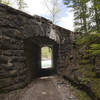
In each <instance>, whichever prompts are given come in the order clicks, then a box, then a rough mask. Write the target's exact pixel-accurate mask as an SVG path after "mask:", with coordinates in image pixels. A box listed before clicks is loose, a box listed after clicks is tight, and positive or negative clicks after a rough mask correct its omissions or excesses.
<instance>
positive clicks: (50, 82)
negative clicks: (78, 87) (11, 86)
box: [0, 76, 78, 100]
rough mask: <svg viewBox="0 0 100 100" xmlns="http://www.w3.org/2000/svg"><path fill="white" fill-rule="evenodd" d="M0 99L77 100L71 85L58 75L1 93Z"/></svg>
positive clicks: (39, 79)
mask: <svg viewBox="0 0 100 100" xmlns="http://www.w3.org/2000/svg"><path fill="white" fill-rule="evenodd" d="M0 100H78V99H77V98H76V97H75V96H74V95H73V88H72V86H71V85H70V84H69V83H68V82H66V81H64V80H63V79H62V78H60V77H58V76H49V77H42V78H38V79H36V80H34V81H33V82H32V83H31V84H29V85H28V86H27V87H26V88H24V89H20V90H16V91H12V92H10V93H8V94H1V95H0Z"/></svg>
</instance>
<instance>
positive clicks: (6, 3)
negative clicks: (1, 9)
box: [0, 0, 10, 5]
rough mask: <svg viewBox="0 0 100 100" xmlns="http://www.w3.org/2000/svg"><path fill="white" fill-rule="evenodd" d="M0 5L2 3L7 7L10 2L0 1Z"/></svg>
mask: <svg viewBox="0 0 100 100" xmlns="http://www.w3.org/2000/svg"><path fill="white" fill-rule="evenodd" d="M0 3H3V4H5V5H9V4H10V1H9V0H0Z"/></svg>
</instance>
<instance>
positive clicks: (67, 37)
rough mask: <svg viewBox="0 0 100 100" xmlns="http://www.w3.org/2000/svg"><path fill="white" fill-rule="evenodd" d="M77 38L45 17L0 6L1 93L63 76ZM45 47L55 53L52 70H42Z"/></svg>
mask: <svg viewBox="0 0 100 100" xmlns="http://www.w3.org/2000/svg"><path fill="white" fill-rule="evenodd" d="M68 24H69V23H68ZM74 38H75V34H74V32H72V31H70V30H67V29H64V28H62V27H59V26H57V25H54V24H52V22H51V21H49V20H47V19H45V18H43V17H40V16H37V15H35V16H31V15H28V14H26V13H24V12H21V11H19V10H16V9H13V8H11V7H9V6H5V5H3V4H0V92H7V91H11V90H15V89H18V88H22V87H25V86H26V85H27V84H28V83H30V82H31V81H32V80H33V79H34V78H36V77H40V76H44V75H51V74H60V73H62V72H63V70H64V69H65V66H64V64H65V61H66V57H67V56H68V55H69V52H70V51H71V49H72V44H73V39H74ZM43 46H48V47H50V48H51V49H52V51H53V58H52V59H53V68H51V69H45V70H43V69H41V64H40V63H41V62H40V61H41V48H42V47H43Z"/></svg>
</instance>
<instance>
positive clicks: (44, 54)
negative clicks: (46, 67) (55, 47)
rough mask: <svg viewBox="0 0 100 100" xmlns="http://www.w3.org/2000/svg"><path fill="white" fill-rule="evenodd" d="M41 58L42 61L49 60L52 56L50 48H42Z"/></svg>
mask: <svg viewBox="0 0 100 100" xmlns="http://www.w3.org/2000/svg"><path fill="white" fill-rule="evenodd" d="M41 56H42V59H48V58H49V59H50V58H51V56H52V51H51V48H49V47H43V48H42V49H41Z"/></svg>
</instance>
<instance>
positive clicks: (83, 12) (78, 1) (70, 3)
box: [64, 0, 89, 33]
mask: <svg viewBox="0 0 100 100" xmlns="http://www.w3.org/2000/svg"><path fill="white" fill-rule="evenodd" d="M87 2H88V0H64V3H65V5H67V7H71V8H73V11H74V26H75V31H78V32H83V33H87V31H88V22H87V20H88V17H89V16H88V10H87V5H86V4H87Z"/></svg>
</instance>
